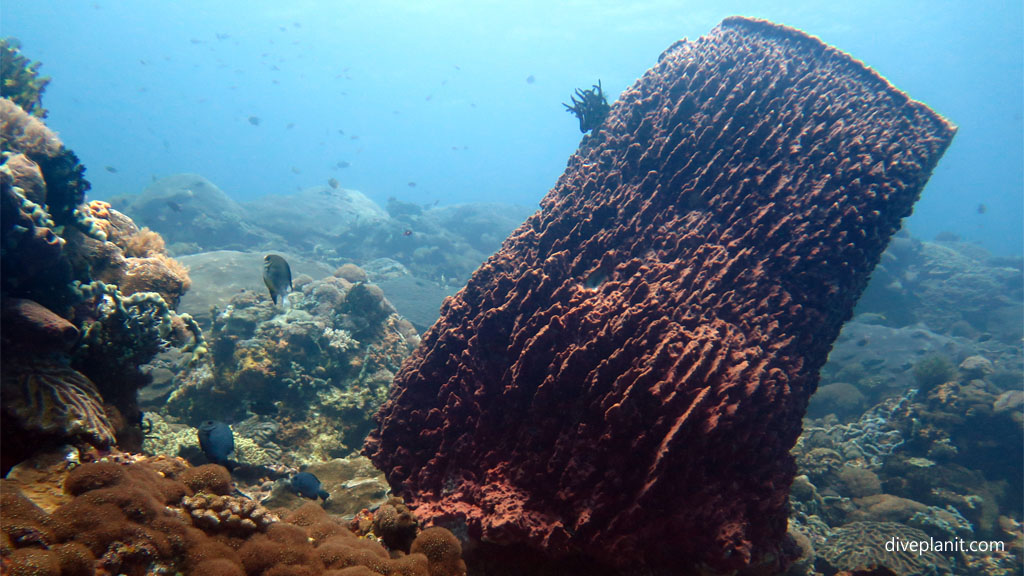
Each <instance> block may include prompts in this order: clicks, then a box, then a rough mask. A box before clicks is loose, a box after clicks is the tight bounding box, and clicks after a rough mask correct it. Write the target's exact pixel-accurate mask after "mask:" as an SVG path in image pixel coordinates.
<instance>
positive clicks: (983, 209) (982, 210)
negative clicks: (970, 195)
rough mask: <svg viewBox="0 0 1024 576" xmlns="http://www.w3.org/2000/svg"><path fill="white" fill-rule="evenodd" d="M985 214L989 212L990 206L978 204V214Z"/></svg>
mask: <svg viewBox="0 0 1024 576" xmlns="http://www.w3.org/2000/svg"><path fill="white" fill-rule="evenodd" d="M985 212H988V206H985V205H984V204H978V214H984V213H985Z"/></svg>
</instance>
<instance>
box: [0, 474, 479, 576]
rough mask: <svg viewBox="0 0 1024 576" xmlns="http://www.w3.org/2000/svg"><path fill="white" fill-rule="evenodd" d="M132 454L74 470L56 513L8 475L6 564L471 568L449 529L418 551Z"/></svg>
mask: <svg viewBox="0 0 1024 576" xmlns="http://www.w3.org/2000/svg"><path fill="white" fill-rule="evenodd" d="M127 459H128V460H131V461H132V462H131V463H115V462H112V461H101V462H93V463H88V464H83V465H81V466H78V467H77V468H75V469H73V470H72V471H71V472H70V473H67V474H66V476H65V477H64V478H63V479H62V482H59V483H58V484H63V485H64V487H65V490H66V491H67V493H68V495H70V496H72V498H71V499H70V500H68V501H66V502H65V503H63V504H61V505H60V506H58V507H56V508H55V509H54V510H52V512H47V511H45V510H43V509H42V508H40V507H38V506H37V505H35V504H34V503H33V502H32V501H31V500H29V499H28V498H26V497H25V496H24V495H22V493H21V492H20V491H19V489H18V487H17V486H16V485H13V484H10V483H8V481H6V480H5V481H4V485H3V490H0V506H2V507H3V511H4V513H3V515H2V517H0V532H2V534H3V541H2V545H0V554H2V557H0V562H2V563H3V571H4V574H12V575H14V574H70V575H78V574H82V575H85V574H94V573H96V574H100V573H103V574H124V575H126V576H142V575H144V574H175V573H182V574H204V575H211V576H212V575H221V574H248V575H251V576H260V575H262V576H275V575H281V574H309V575H312V574H336V573H340V574H358V573H363V574H369V575H371V576H373V575H404V576H463V575H465V573H466V572H465V567H464V566H463V565H461V559H460V557H459V555H460V553H461V549H460V546H459V543H458V540H457V539H455V537H454V536H453V535H452V534H451V533H450V532H447V531H446V530H443V529H440V528H431V529H428V530H425V531H424V532H422V533H421V534H419V535H417V536H416V538H415V539H414V540H413V541H412V544H411V546H410V547H411V549H412V552H411V553H407V552H402V551H400V550H390V551H389V550H387V549H386V548H385V547H384V546H382V545H381V544H379V543H378V542H377V541H375V540H373V539H369V538H359V537H357V536H356V535H354V534H353V533H352V532H351V531H349V530H348V529H347V528H346V527H345V526H344V525H343V524H342V523H340V522H338V521H337V520H336V519H335V518H333V517H331V516H329V515H328V514H327V513H326V512H324V511H323V510H320V509H318V508H317V507H316V506H315V505H313V506H305V507H303V508H300V509H298V510H295V511H293V512H290V513H288V514H287V516H286V518H285V520H284V521H279V520H278V519H277V518H276V516H275V515H274V514H273V513H271V512H269V511H267V510H266V509H265V508H263V507H262V506H260V505H258V504H256V503H255V502H252V501H250V500H246V499H242V498H236V497H233V496H223V495H211V494H208V493H206V491H207V489H208V488H210V487H211V485H209V484H204V483H199V484H196V485H194V486H192V487H187V486H186V484H187V483H188V482H187V480H188V478H189V477H190V476H189V475H190V474H191V477H192V478H193V479H194V478H195V477H206V476H217V474H216V473H214V474H212V475H211V474H209V472H211V471H212V469H206V470H205V471H200V469H199V468H197V469H191V468H188V467H187V465H185V464H183V463H181V462H176V461H172V460H160V459H146V458H142V459H139V458H137V457H134V456H129V457H128V458H127ZM202 468H205V467H202ZM221 470H223V469H221ZM195 471H200V472H199V473H198V474H195V473H194V472H195ZM225 474H226V472H225ZM215 483H216V481H215ZM221 488H223V487H220V488H218V490H220V489H221ZM389 552H390V553H389ZM355 567H362V571H360V570H358V569H356V568H355ZM343 569H344V570H343Z"/></svg>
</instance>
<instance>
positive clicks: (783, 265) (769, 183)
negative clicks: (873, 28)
mask: <svg viewBox="0 0 1024 576" xmlns="http://www.w3.org/2000/svg"><path fill="white" fill-rule="evenodd" d="M954 133H955V127H953V126H952V125H951V124H950V123H949V122H947V121H946V120H944V119H943V118H941V117H940V116H938V115H937V114H935V113H934V112H932V111H931V110H930V109H929V108H927V107H926V106H924V105H923V104H921V103H918V102H915V101H913V100H911V99H910V98H908V97H907V95H905V94H903V93H902V92H900V91H898V90H897V89H895V88H894V87H893V86H891V85H890V84H889V83H888V82H887V81H885V80H884V79H883V78H881V77H880V76H878V75H877V74H876V73H874V72H872V71H871V70H869V69H867V68H866V67H865V66H864V65H863V64H861V63H860V62H858V61H856V60H854V59H852V58H851V57H849V56H848V55H846V54H844V53H842V52H839V51H838V50H836V49H834V48H831V47H829V46H827V45H825V44H823V43H822V42H821V41H820V40H818V39H816V38H813V37H810V36H808V35H806V34H804V33H802V32H800V31H797V30H794V29H791V28H786V27H783V26H778V25H775V24H772V23H769V22H765V21H758V20H750V19H745V18H729V19H727V20H725V21H724V22H723V23H722V24H721V25H720V26H719V27H718V28H716V29H715V30H713V31H712V32H711V33H710V34H709V35H707V36H705V37H702V38H700V39H698V40H696V41H692V42H689V41H681V42H679V43H677V44H675V45H673V46H672V47H670V48H669V49H668V50H667V51H666V52H665V53H664V54H662V56H661V58H660V59H659V62H658V64H657V65H656V66H655V67H654V68H652V69H651V70H650V71H648V72H647V73H646V74H645V75H644V76H643V77H642V78H641V79H640V80H638V81H637V83H636V84H635V85H634V86H633V87H631V88H629V89H627V90H626V91H625V92H624V93H623V94H622V96H621V98H620V100H619V101H618V102H617V103H616V104H615V105H614V107H613V109H612V111H611V113H610V114H609V116H608V118H607V119H606V121H605V122H604V124H603V126H602V127H600V128H599V129H597V130H595V131H594V133H593V134H592V135H590V136H587V137H585V138H584V140H583V143H582V144H581V146H580V149H579V150H578V151H577V153H576V154H575V155H573V156H572V157H571V158H570V159H569V162H568V167H567V168H566V171H565V173H564V174H563V175H562V176H561V178H560V179H559V180H558V182H557V184H556V185H555V187H554V188H553V189H552V190H551V192H550V193H549V194H548V196H547V197H546V198H545V199H544V201H543V202H542V207H541V210H540V211H539V212H537V213H536V214H535V215H534V216H532V217H531V218H530V219H529V220H528V221H527V222H526V223H525V224H523V226H521V227H520V228H519V229H518V230H517V231H515V232H514V233H513V234H512V235H511V236H510V237H509V238H508V239H507V240H506V241H505V243H504V245H503V247H502V249H501V250H500V251H499V252H498V253H497V254H495V255H494V256H493V257H491V258H490V259H489V260H488V261H487V262H486V263H485V264H484V265H483V266H481V268H480V269H479V270H478V271H477V272H476V273H475V274H474V275H473V277H472V279H471V280H470V282H469V284H468V285H467V286H466V287H465V288H464V289H463V290H462V291H461V292H460V293H459V294H458V295H456V296H455V297H453V298H451V299H449V300H447V301H446V304H445V306H444V307H443V309H442V315H441V319H440V320H439V321H438V323H437V324H435V325H434V327H433V328H432V329H431V330H430V331H429V332H428V333H427V334H426V336H425V337H424V339H423V342H422V345H421V346H420V347H419V348H418V349H417V350H416V352H415V353H414V354H413V356H411V357H410V358H409V360H408V361H406V362H405V364H404V366H403V368H402V369H401V371H400V372H399V374H398V376H397V378H396V380H395V385H394V387H393V389H392V391H391V394H390V398H389V400H388V402H387V403H386V404H385V405H384V406H383V407H382V408H381V410H380V412H379V413H378V416H377V418H378V423H379V429H378V430H377V431H375V432H374V433H373V434H372V435H371V437H370V438H369V440H368V441H367V444H366V447H365V452H366V453H367V454H368V455H369V456H370V457H371V458H372V459H373V460H374V462H375V463H376V464H377V465H378V467H380V468H381V469H382V470H384V471H385V472H386V475H387V478H388V480H389V482H390V483H391V485H392V486H393V487H394V488H395V489H396V492H397V493H399V494H401V495H402V496H404V497H406V499H407V500H408V501H411V502H412V503H413V506H414V508H415V510H416V513H417V514H418V515H420V516H421V517H426V518H430V519H432V520H433V521H434V522H435V523H442V524H445V525H449V526H458V525H464V526H465V527H466V529H467V531H468V534H469V535H470V536H471V537H473V538H477V539H480V540H483V541H487V542H493V543H498V544H509V545H512V544H515V545H526V546H529V547H531V548H534V549H538V550H541V551H544V552H546V553H547V554H549V555H552V556H558V555H562V554H570V553H582V554H584V555H587V556H590V557H592V558H596V559H598V560H601V561H604V562H606V563H608V564H610V565H614V566H617V567H619V568H622V569H627V568H628V569H629V571H638V573H639V571H646V573H665V572H671V573H674V574H680V573H691V572H695V571H696V569H697V568H696V567H697V566H701V565H703V567H704V568H703V569H704V570H707V569H710V571H727V570H733V569H745V568H746V569H750V568H753V567H755V566H759V567H761V568H763V569H769V570H771V569H773V568H775V569H777V568H779V567H780V566H782V565H784V564H785V563H786V557H787V553H786V552H785V550H784V540H785V538H784V536H785V532H786V515H787V493H788V489H789V485H790V482H791V480H792V477H793V474H794V470H795V466H794V463H793V458H792V457H791V456H790V454H789V450H790V448H791V447H792V446H793V445H794V442H795V441H796V439H797V436H798V434H799V432H800V421H801V417H802V415H803V414H804V411H805V409H806V406H807V401H808V398H809V397H810V395H811V394H812V393H813V392H814V389H815V387H816V386H817V382H818V371H819V369H820V368H821V366H822V365H823V364H824V362H825V360H826V356H827V354H828V351H829V348H830V346H831V344H832V342H833V341H834V340H835V338H836V336H837V334H838V332H839V329H840V327H841V326H842V323H843V322H844V321H845V320H846V319H848V318H849V317H850V315H851V310H852V307H853V305H854V303H855V302H856V300H857V298H858V296H859V295H860V293H861V291H862V290H863V288H864V285H865V283H866V281H867V278H868V275H869V273H870V272H871V270H872V268H873V267H874V265H875V264H876V263H877V261H878V259H879V257H880V254H881V252H882V250H883V249H884V248H885V246H886V244H887V242H888V240H889V238H890V236H891V235H892V234H893V233H894V232H895V231H896V230H897V228H898V227H899V225H900V220H901V219H902V218H903V217H905V216H907V215H908V214H910V212H911V209H912V206H913V204H914V202H915V201H916V200H917V198H918V196H919V195H920V192H921V190H922V188H923V187H924V185H925V182H926V181H927V179H928V177H929V176H930V174H931V171H932V169H933V168H934V167H935V165H936V163H937V162H938V160H939V158H940V157H941V155H942V154H943V152H944V151H945V149H946V147H947V146H948V145H949V143H950V141H951V139H952V137H953V135H954Z"/></svg>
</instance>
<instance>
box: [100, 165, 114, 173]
mask: <svg viewBox="0 0 1024 576" xmlns="http://www.w3.org/2000/svg"><path fill="white" fill-rule="evenodd" d="M103 169H104V170H106V171H107V172H110V173H111V174H117V168H114V167H113V166H104V167H103Z"/></svg>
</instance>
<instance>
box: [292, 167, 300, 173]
mask: <svg viewBox="0 0 1024 576" xmlns="http://www.w3.org/2000/svg"><path fill="white" fill-rule="evenodd" d="M292 174H302V170H299V169H298V168H296V167H295V166H292Z"/></svg>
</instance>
